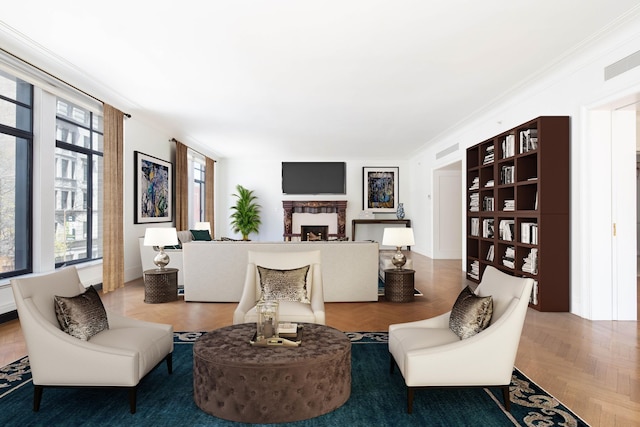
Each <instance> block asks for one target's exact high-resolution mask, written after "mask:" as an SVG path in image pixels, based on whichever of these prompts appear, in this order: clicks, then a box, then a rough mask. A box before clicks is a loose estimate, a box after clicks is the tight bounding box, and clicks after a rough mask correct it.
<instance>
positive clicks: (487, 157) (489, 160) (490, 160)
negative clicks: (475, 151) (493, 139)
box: [482, 145, 494, 165]
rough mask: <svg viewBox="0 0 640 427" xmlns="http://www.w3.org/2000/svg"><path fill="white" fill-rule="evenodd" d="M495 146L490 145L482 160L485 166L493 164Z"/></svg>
mask: <svg viewBox="0 0 640 427" xmlns="http://www.w3.org/2000/svg"><path fill="white" fill-rule="evenodd" d="M493 159H494V156H493V145H489V146H488V147H487V148H486V150H485V154H484V160H482V164H483V165H488V164H489V163H493Z"/></svg>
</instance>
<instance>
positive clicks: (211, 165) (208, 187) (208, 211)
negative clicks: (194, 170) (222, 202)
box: [204, 157, 216, 238]
mask: <svg viewBox="0 0 640 427" xmlns="http://www.w3.org/2000/svg"><path fill="white" fill-rule="evenodd" d="M215 165H216V162H215V161H214V160H213V159H210V158H208V157H207V158H206V163H205V166H204V168H205V169H204V173H205V176H204V188H205V191H206V194H205V201H204V220H205V221H207V222H209V223H210V224H211V237H212V238H215V231H214V230H215V229H216V228H215V224H214V221H215V216H214V212H213V201H214V196H215V187H214V178H213V177H214V171H215Z"/></svg>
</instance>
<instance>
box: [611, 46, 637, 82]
mask: <svg viewBox="0 0 640 427" xmlns="http://www.w3.org/2000/svg"><path fill="white" fill-rule="evenodd" d="M639 65H640V50H639V51H637V52H636V53H632V54H631V55H629V56H627V57H624V58H622V59H621V60H619V61H616V62H614V63H613V64H611V65H608V66H606V67H604V80H605V81H607V80H610V79H612V78H614V77H616V76H619V75H620V74H622V73H626V72H627V71H629V70H630V69H632V68H635V67H637V66H639Z"/></svg>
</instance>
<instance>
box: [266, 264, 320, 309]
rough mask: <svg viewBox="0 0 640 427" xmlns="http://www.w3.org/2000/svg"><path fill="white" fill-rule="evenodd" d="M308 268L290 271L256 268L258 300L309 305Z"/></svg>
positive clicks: (307, 266)
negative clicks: (258, 288) (258, 277)
mask: <svg viewBox="0 0 640 427" xmlns="http://www.w3.org/2000/svg"><path fill="white" fill-rule="evenodd" d="M309 267H310V266H309V265H306V266H304V267H299V268H294V269H291V270H276V269H271V268H266V267H262V266H258V273H259V274H260V291H261V292H260V295H261V296H260V299H261V300H269V299H274V300H281V301H299V302H303V303H310V302H311V301H310V300H309V293H308V290H307V273H308V272H309Z"/></svg>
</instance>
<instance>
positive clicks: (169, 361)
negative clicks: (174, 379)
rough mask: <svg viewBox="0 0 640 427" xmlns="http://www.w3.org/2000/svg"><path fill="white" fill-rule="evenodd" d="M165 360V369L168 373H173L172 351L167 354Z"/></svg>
mask: <svg viewBox="0 0 640 427" xmlns="http://www.w3.org/2000/svg"><path fill="white" fill-rule="evenodd" d="M165 360H166V361H167V370H168V371H169V374H173V353H169V354H167V357H165Z"/></svg>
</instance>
